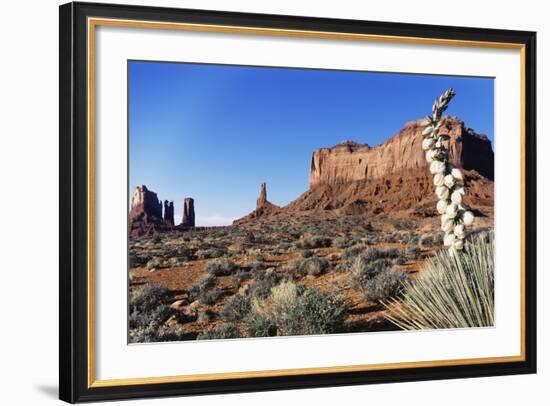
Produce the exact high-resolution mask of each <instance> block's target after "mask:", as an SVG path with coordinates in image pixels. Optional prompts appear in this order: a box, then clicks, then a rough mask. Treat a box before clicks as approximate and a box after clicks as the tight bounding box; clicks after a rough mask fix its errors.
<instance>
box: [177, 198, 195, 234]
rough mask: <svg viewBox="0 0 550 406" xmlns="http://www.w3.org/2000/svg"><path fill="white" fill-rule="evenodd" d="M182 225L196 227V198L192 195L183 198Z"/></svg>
mask: <svg viewBox="0 0 550 406" xmlns="http://www.w3.org/2000/svg"><path fill="white" fill-rule="evenodd" d="M180 225H181V226H183V227H195V200H193V198H192V197H186V198H185V199H184V200H183V216H182V218H181V224H180Z"/></svg>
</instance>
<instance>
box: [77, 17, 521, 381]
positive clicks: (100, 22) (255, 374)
mask: <svg viewBox="0 0 550 406" xmlns="http://www.w3.org/2000/svg"><path fill="white" fill-rule="evenodd" d="M97 26H110V27H132V28H149V29H160V30H180V31H181V30H183V31H194V32H219V33H233V34H245V35H246V34H248V35H270V36H283V37H299V38H320V39H340V40H356V41H371V42H389V43H404V44H420V45H436V46H459V47H477V48H496V49H512V50H519V51H520V65H521V67H520V69H521V72H520V83H521V91H520V92H521V101H520V108H521V113H520V114H521V117H520V126H521V129H520V134H521V148H520V155H521V157H520V163H521V186H520V190H521V247H520V255H521V270H520V279H521V281H520V289H521V293H520V302H521V303H520V313H521V314H520V325H521V326H520V330H521V331H520V339H521V349H520V354H519V355H515V356H503V357H485V358H464V359H453V360H435V361H415V362H396V363H383V364H364V365H347V366H333V367H317V368H297V369H277V370H266V371H244V372H221V373H212V374H190V375H175V376H160V377H145V378H123V379H108V380H96V379H95V339H94V326H95V316H94V307H95V302H94V301H95V296H94V294H95V290H94V289H95V278H94V269H95V268H94V266H95V263H94V238H95V232H94V224H95V223H94V211H95V207H94V191H95V170H94V163H95V149H94V147H95V138H94V136H95V28H96V27H97ZM87 41H88V63H87V65H88V66H87V67H88V69H87V71H88V275H87V282H88V311H87V313H88V388H104V387H114V386H127V385H143V384H161V383H177V382H200V381H214V380H221V379H245V378H267V377H281V376H298V375H312V374H332V373H343V372H366V371H381V370H392V369H397V368H426V367H441V366H459V365H474V364H477V365H479V364H497V363H504V362H523V361H525V360H526V349H525V333H526V325H525V136H526V133H525V132H526V123H525V108H526V106H525V102H526V99H525V79H526V74H525V58H526V55H525V45H523V44H517V43H506V42H485V41H465V40H453V39H434V38H421V37H399V36H390V35H373V34H354V33H343V32H325V31H306V30H290V29H273V28H259V27H240V26H227V25H208V24H186V23H164V22H153V21H139V20H120V19H108V18H89V19H88V29H87Z"/></svg>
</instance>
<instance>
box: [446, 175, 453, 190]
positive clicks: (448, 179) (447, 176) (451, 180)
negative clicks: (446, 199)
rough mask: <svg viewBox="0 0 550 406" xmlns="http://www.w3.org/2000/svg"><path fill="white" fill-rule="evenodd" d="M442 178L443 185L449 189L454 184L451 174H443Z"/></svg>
mask: <svg viewBox="0 0 550 406" xmlns="http://www.w3.org/2000/svg"><path fill="white" fill-rule="evenodd" d="M443 180H444V182H445V186H447V187H448V188H449V189H450V188H452V187H453V186H454V185H455V178H454V177H453V175H451V174H449V175H445V177H444V178H443Z"/></svg>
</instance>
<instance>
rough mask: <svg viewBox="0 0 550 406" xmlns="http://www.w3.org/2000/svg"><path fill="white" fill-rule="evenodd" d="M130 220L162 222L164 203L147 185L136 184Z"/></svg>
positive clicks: (147, 222)
mask: <svg viewBox="0 0 550 406" xmlns="http://www.w3.org/2000/svg"><path fill="white" fill-rule="evenodd" d="M130 222H131V223H134V222H141V223H144V224H152V223H158V222H162V204H161V202H160V200H159V199H158V197H157V194H156V193H155V192H152V191H150V190H149V189H147V187H146V186H145V185H142V186H136V188H135V190H134V194H133V195H132V203H131V205H130Z"/></svg>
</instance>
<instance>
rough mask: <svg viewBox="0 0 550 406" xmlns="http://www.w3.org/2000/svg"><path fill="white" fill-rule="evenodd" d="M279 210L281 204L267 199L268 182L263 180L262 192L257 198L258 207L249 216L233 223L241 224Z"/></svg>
mask: <svg viewBox="0 0 550 406" xmlns="http://www.w3.org/2000/svg"><path fill="white" fill-rule="evenodd" d="M278 210H279V206H277V205H275V204H273V203H271V202H270V201H269V200H267V186H266V183H265V182H263V183H261V184H260V194H259V196H258V198H257V199H256V209H255V210H254V211H253V212H252V213H250V214H248V215H247V216H245V217H242V218H240V219H237V220H235V221H234V222H233V224H239V223H242V222H246V221H250V220H254V219H257V218H259V217H262V216H266V215H270V214H275V213H276V212H277V211H278Z"/></svg>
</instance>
